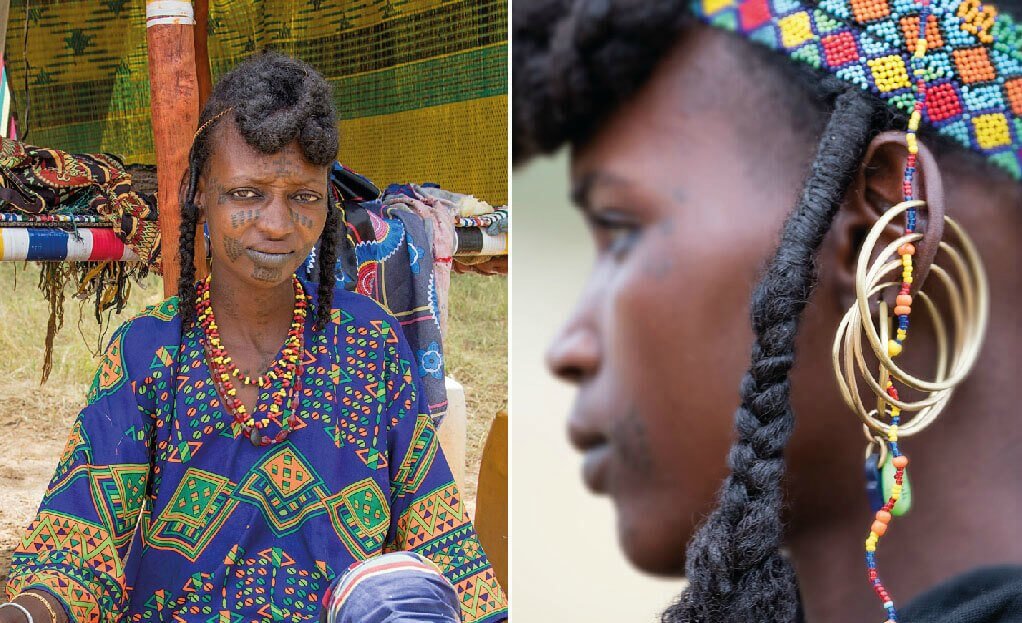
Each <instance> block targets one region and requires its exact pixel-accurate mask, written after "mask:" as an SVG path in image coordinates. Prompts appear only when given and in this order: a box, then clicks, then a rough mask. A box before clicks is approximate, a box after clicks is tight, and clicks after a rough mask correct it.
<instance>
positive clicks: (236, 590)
mask: <svg viewBox="0 0 1022 623" xmlns="http://www.w3.org/2000/svg"><path fill="white" fill-rule="evenodd" d="M242 556H243V554H240V555H238V556H236V560H235V561H234V563H233V566H234V568H235V569H236V571H235V572H234V573H232V574H230V579H231V582H232V583H231V584H230V585H229V586H228V587H226V596H227V599H228V600H229V601H232V602H242V601H244V602H245V604H246V607H248V608H253V609H257V611H258V613H259V615H260V617H261V619H260V620H262V621H305V620H311V617H312V616H313V615H315V614H316V613H317V612H319V599H320V598H321V597H322V594H323V590H324V589H325V588H326V586H327V585H328V584H329V582H330V578H331V577H332V575H328V573H327V570H328V569H329V568H328V567H326V565H325V564H321V563H320V562H318V561H317V563H316V566H315V568H309V569H298V568H297V566H296V565H295V561H294V559H293V558H292V557H291V556H290V555H289V554H288V553H287V552H286V551H285V550H283V549H282V548H279V547H270V548H267V549H264V550H262V551H261V552H259V553H258V554H257V555H256V556H253V557H249V558H243V557H242ZM214 620H216V619H214Z"/></svg>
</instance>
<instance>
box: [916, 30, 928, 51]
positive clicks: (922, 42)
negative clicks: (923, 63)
mask: <svg viewBox="0 0 1022 623" xmlns="http://www.w3.org/2000/svg"><path fill="white" fill-rule="evenodd" d="M920 30H923V27H922V25H921V24H920ZM925 54H926V35H925V33H923V32H920V33H919V38H918V39H916V56H917V57H920V58H921V57H922V56H923V55H925Z"/></svg>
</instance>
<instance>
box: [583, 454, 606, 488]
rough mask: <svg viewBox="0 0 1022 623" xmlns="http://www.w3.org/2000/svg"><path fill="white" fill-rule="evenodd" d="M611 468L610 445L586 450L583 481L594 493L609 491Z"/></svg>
mask: <svg viewBox="0 0 1022 623" xmlns="http://www.w3.org/2000/svg"><path fill="white" fill-rule="evenodd" d="M609 468H610V444H603V445H601V446H596V447H595V448H590V449H589V450H586V453H585V456H584V457H583V458H582V480H583V481H584V482H585V483H586V486H587V487H589V490H590V491H592V492H593V493H604V492H606V490H607V485H608V482H607V475H608V471H609Z"/></svg>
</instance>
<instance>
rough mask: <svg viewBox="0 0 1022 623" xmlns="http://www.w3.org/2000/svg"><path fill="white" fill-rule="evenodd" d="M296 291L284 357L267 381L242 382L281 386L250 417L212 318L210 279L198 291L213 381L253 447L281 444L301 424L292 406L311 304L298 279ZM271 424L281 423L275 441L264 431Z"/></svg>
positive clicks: (299, 383) (273, 368) (279, 359)
mask: <svg viewBox="0 0 1022 623" xmlns="http://www.w3.org/2000/svg"><path fill="white" fill-rule="evenodd" d="M294 291H295V305H294V315H293V317H292V320H291V327H290V328H289V329H288V335H287V338H286V339H285V341H284V347H283V349H282V350H281V356H280V357H279V358H278V359H277V361H275V362H274V364H273V366H271V367H270V370H269V371H268V372H267V373H266V374H265V375H264V376H263V377H260V381H262V379H263V378H265V381H262V382H260V381H257V382H252V381H251V380H248V381H247V382H246V379H248V377H244V378H242V382H243V383H245V384H246V385H253V384H258V385H259V387H260V388H264V387H266V388H268V387H271V386H272V384H273V383H274V382H278V383H279V387H278V388H277V389H276V390H274V392H273V394H272V395H271V400H270V402H269V404H268V405H267V404H264V403H262V402H260V403H257V406H256V409H255V413H252V414H249V412H248V409H247V408H246V407H245V404H244V403H243V402H242V401H241V399H240V398H239V397H238V391H237V389H236V388H235V387H234V384H233V383H232V382H231V377H232V376H235V377H239V378H241V377H240V376H239V374H240V373H236V372H233V371H232V368H233V369H234V370H237V368H236V367H234V364H233V362H232V361H231V358H230V356H229V355H228V354H227V351H226V349H225V348H224V345H223V342H222V341H221V339H220V330H219V328H218V327H217V324H216V319H215V318H214V316H213V307H212V305H211V303H210V298H209V278H208V277H207V278H206V280H204V281H202V282H200V283H199V285H198V288H197V294H198V296H197V300H196V315H197V317H198V321H199V324H200V326H202V329H203V332H204V333H205V340H204V341H205V342H206V351H207V359H208V361H209V365H210V372H211V375H212V377H213V381H214V383H216V385H217V388H218V389H219V390H220V394H221V396H223V398H224V402H225V406H226V407H227V410H228V412H229V413H230V414H231V416H232V417H233V418H234V421H235V423H236V425H237V426H239V427H240V428H241V433H242V435H244V436H245V437H247V438H248V439H249V441H251V442H252V444H253V445H257V446H268V445H270V444H274V443H280V442H281V441H283V440H284V439H286V438H287V436H288V434H289V433H290V431H291V429H292V428H293V427H294V426H296V425H297V424H298V415H297V413H296V404H292V403H296V402H297V396H298V395H300V394H301V387H300V385H301V378H300V377H301V375H300V374H299V370H300V367H301V365H300V364H301V358H302V351H303V350H304V343H305V340H304V335H305V318H306V315H307V311H308V303H307V298H306V296H305V289H304V288H303V287H302V284H301V282H300V281H299V280H298V279H297V278H295V279H294ZM289 394H293V395H294V396H295V400H288V397H289V396H288V395H289ZM256 415H264V416H265V417H263V418H261V419H256V417H255V416H256ZM281 420H282V421H281ZM271 421H274V422H278V423H279V425H280V431H279V432H278V433H277V434H276V435H274V436H273V437H268V436H266V435H264V434H263V432H262V431H263V430H264V429H265V428H266V427H267V426H268V425H269V423H270V422H271Z"/></svg>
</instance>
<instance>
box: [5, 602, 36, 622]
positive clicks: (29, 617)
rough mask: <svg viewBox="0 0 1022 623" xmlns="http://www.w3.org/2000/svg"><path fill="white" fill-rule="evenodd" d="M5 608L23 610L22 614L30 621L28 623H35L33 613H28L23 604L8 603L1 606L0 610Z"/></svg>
mask: <svg viewBox="0 0 1022 623" xmlns="http://www.w3.org/2000/svg"><path fill="white" fill-rule="evenodd" d="M4 608H17V609H18V610H21V612H22V614H24V615H25V617H26V618H27V619H28V623H35V619H33V618H32V613H31V612H29V611H28V608H26V607H25V606H23V605H21V604H16V603H14V602H13V601H8V602H6V603H2V604H0V610H2V609H4Z"/></svg>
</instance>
